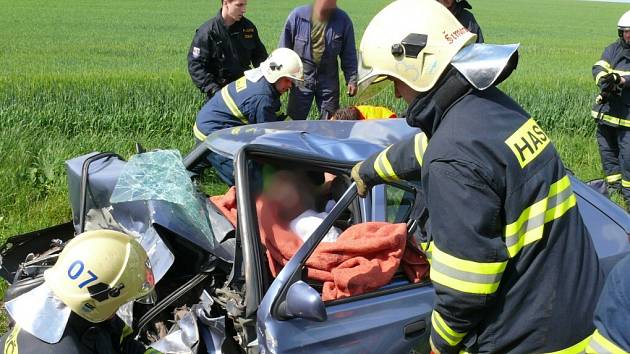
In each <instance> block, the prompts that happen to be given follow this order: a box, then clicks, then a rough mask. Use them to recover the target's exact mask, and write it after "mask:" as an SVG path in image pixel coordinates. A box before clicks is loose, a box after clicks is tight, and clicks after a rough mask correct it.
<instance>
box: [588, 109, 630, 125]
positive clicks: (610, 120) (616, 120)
mask: <svg viewBox="0 0 630 354" xmlns="http://www.w3.org/2000/svg"><path fill="white" fill-rule="evenodd" d="M591 117H593V118H595V119H601V120H603V121H605V122H608V123H612V124H615V125H618V126H621V127H628V128H630V120H627V119H623V118H618V117H613V116H610V115H608V114H602V115H601V116H600V115H599V113H598V112H596V111H591Z"/></svg>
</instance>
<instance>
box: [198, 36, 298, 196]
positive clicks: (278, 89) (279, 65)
mask: <svg viewBox="0 0 630 354" xmlns="http://www.w3.org/2000/svg"><path fill="white" fill-rule="evenodd" d="M262 78H264V80H262ZM303 80H304V69H303V67H302V60H301V59H300V57H299V56H298V55H297V54H296V53H295V52H294V51H292V50H291V49H286V48H280V49H276V50H275V51H274V52H273V53H271V56H269V58H268V59H267V60H266V61H264V62H263V63H262V64H260V68H258V69H254V70H250V71H248V72H246V73H245V76H243V77H242V78H240V79H238V80H236V81H234V82H232V83H231V84H229V85H228V86H225V87H224V88H222V89H221V94H216V95H214V96H213V97H212V99H210V101H208V103H206V104H205V105H204V106H203V108H201V111H200V112H199V114H197V121H196V123H195V126H194V128H193V131H194V134H195V140H196V141H197V143H200V142H203V141H204V140H206V137H207V136H208V135H210V134H211V133H213V132H215V131H218V130H221V129H226V128H234V127H238V126H242V125H247V124H255V123H266V122H274V121H276V120H277V119H278V112H279V111H280V107H281V106H282V104H281V102H280V96H281V95H282V94H284V93H286V92H288V91H289V90H290V89H291V87H293V85H294V83H296V82H302V81H303ZM208 160H209V162H210V164H211V165H212V166H213V167H214V168H215V170H216V171H217V174H218V175H219V177H220V178H221V180H223V181H224V182H225V183H227V184H228V185H230V186H233V185H234V166H233V163H232V160H230V159H227V158H225V157H223V156H220V155H218V154H215V153H211V154H210V155H209V156H208ZM205 167H207V165H199V167H198V168H197V169H196V170H195V172H197V173H200V172H201V170H202V169H203V168H205Z"/></svg>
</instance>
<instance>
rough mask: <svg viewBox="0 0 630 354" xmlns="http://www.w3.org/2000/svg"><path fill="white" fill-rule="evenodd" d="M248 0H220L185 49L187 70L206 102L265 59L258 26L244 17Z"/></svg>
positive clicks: (265, 51)
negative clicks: (186, 51) (213, 12)
mask: <svg viewBox="0 0 630 354" xmlns="http://www.w3.org/2000/svg"><path fill="white" fill-rule="evenodd" d="M246 8H247V0H221V9H220V10H219V13H218V14H217V15H216V16H215V17H213V18H211V19H210V20H208V21H207V22H205V23H204V24H203V25H201V27H199V28H198V29H197V31H196V33H195V37H194V38H193V41H192V44H191V45H190V49H189V50H188V72H189V73H190V77H191V78H192V81H193V83H194V84H195V86H197V88H199V90H200V91H201V92H202V93H204V94H205V95H206V101H207V100H209V99H210V98H211V97H212V96H214V94H215V93H217V92H218V91H219V90H220V89H221V88H223V86H225V85H227V84H229V83H230V82H232V81H235V80H236V79H238V78H240V77H242V76H243V73H244V72H245V71H246V70H249V69H251V68H257V67H258V66H259V65H260V63H262V62H263V61H264V60H265V59H267V49H265V46H264V44H263V43H262V42H261V40H260V37H259V35H258V29H257V28H256V26H254V24H253V23H252V22H251V21H250V20H248V19H247V18H245V11H246Z"/></svg>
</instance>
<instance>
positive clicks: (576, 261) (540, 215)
mask: <svg viewBox="0 0 630 354" xmlns="http://www.w3.org/2000/svg"><path fill="white" fill-rule="evenodd" d="M475 41H476V36H475V35H474V34H472V33H470V32H469V31H468V30H467V29H466V28H464V26H463V25H462V24H461V23H459V22H458V21H457V19H456V18H455V17H454V16H453V15H452V14H451V13H450V12H449V11H447V10H446V9H445V8H444V6H442V5H440V4H438V3H437V2H436V1H435V0H398V1H395V2H393V3H392V4H390V5H389V6H387V7H386V8H385V9H384V10H382V11H381V12H380V13H379V14H378V15H376V17H375V18H374V19H373V20H372V21H371V22H370V24H369V25H368V27H367V29H366V30H365V33H364V35H363V40H362V42H361V47H360V51H361V63H360V67H361V68H362V69H365V70H364V71H363V70H362V71H361V72H362V73H365V74H364V75H362V76H361V77H360V78H359V86H360V87H361V88H362V89H363V87H365V86H366V85H370V84H372V83H379V82H386V81H387V80H391V81H393V83H394V88H395V92H396V96H397V97H402V98H403V99H404V100H405V101H406V102H407V104H408V105H409V108H408V111H407V114H406V117H407V122H408V123H409V125H411V126H414V127H417V128H420V129H421V130H422V132H423V133H424V134H417V135H416V136H413V137H410V138H409V139H408V140H406V141H402V142H400V143H397V144H394V145H392V146H389V147H388V148H387V149H385V150H384V151H382V152H380V153H378V154H375V155H374V156H372V157H370V158H368V159H367V160H365V161H363V162H362V163H359V164H358V165H356V166H355V167H354V168H353V170H352V178H353V179H354V180H355V182H356V183H357V187H358V191H359V194H360V195H366V194H367V193H368V192H369V190H370V188H371V187H372V186H374V185H377V184H382V183H388V182H395V181H398V180H420V181H421V183H422V192H423V194H422V195H421V196H420V198H421V200H422V202H424V205H425V206H426V215H425V216H428V222H427V223H426V224H425V225H424V227H423V228H421V229H423V230H426V233H424V234H423V235H421V236H420V238H421V243H422V247H423V249H424V251H425V254H426V255H427V256H428V257H429V259H430V262H431V272H430V276H431V281H432V283H433V286H434V288H435V293H436V299H435V306H434V309H433V313H432V317H431V346H432V349H433V351H434V352H435V353H442V354H450V353H460V352H461V351H462V350H463V351H465V352H468V353H524V354H529V353H556V352H557V353H579V352H581V351H583V350H584V349H585V348H586V346H587V344H588V342H589V339H590V336H591V335H592V333H593V330H594V326H593V312H594V308H595V303H596V302H597V299H598V297H599V294H600V291H601V288H602V285H603V274H602V271H601V269H600V267H599V261H598V258H597V254H596V252H595V247H594V245H593V241H592V239H591V237H590V235H589V233H588V230H587V228H586V225H585V224H584V222H583V220H582V217H581V215H580V212H579V210H578V205H577V201H576V196H575V194H574V193H573V190H572V187H571V179H570V177H569V175H568V172H567V170H566V169H565V167H564V164H563V163H562V161H561V160H560V157H559V155H558V152H557V151H556V149H555V147H554V146H553V144H552V143H551V139H550V137H549V136H548V135H547V134H546V133H545V132H544V131H543V130H542V128H541V127H540V125H539V124H538V123H537V122H536V120H535V119H534V118H532V117H531V116H530V115H529V114H528V113H527V112H525V111H524V110H523V109H522V108H521V107H520V106H519V105H518V104H517V103H516V102H514V101H513V100H512V99H511V98H510V97H508V96H507V95H506V94H505V93H503V92H501V90H499V89H498V88H497V85H499V84H500V83H501V82H502V81H503V80H505V79H507V78H508V77H509V75H510V74H511V72H512V70H513V69H514V68H515V66H516V62H517V58H518V53H517V46H516V45H508V46H496V45H486V44H474V42H475ZM422 220H425V218H422ZM576 289H579V296H576V294H575V291H576ZM567 324H570V325H569V326H568V325H567Z"/></svg>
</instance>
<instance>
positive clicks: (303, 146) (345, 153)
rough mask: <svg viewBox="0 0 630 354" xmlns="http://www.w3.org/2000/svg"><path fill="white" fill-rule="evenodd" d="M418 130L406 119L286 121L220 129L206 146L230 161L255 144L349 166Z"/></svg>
mask: <svg viewBox="0 0 630 354" xmlns="http://www.w3.org/2000/svg"><path fill="white" fill-rule="evenodd" d="M419 131H420V130H419V129H416V128H412V127H410V126H409V125H407V122H406V121H405V120H404V119H385V120H368V121H319V120H309V121H285V122H273V123H263V124H252V125H246V126H242V127H236V128H230V129H224V130H220V131H218V132H215V133H213V134H211V135H210V136H209V137H208V139H206V142H205V145H206V147H207V148H208V149H210V150H211V151H213V152H215V153H217V154H219V155H223V156H225V157H228V158H234V157H235V155H236V153H237V152H238V151H239V150H240V149H241V148H243V147H244V146H246V145H250V144H256V145H263V146H269V147H273V148H276V149H278V148H280V149H286V150H287V152H291V153H292V154H299V155H304V156H305V157H312V158H317V159H324V160H327V161H334V162H339V163H348V164H350V163H356V162H359V161H363V160H365V159H367V158H368V157H370V156H371V155H372V154H374V153H376V152H379V151H381V150H383V148H385V147H387V146H389V145H391V144H393V143H396V142H398V141H401V140H403V139H405V138H408V137H410V136H412V135H415V134H416V133H418V132H419Z"/></svg>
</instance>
